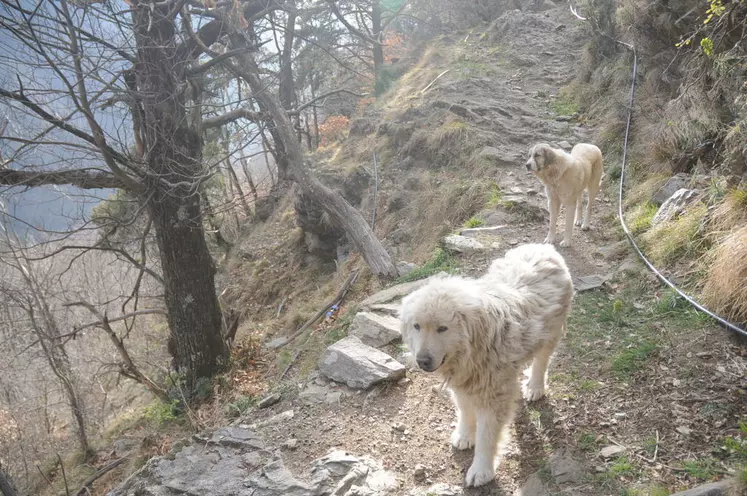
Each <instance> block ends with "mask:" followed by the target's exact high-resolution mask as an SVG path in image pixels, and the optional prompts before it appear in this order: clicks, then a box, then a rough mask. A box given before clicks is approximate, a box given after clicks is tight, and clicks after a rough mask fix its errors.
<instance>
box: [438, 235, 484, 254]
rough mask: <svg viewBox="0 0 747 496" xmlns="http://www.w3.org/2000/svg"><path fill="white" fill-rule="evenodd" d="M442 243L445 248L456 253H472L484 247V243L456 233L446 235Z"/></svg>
mask: <svg viewBox="0 0 747 496" xmlns="http://www.w3.org/2000/svg"><path fill="white" fill-rule="evenodd" d="M442 244H443V247H444V248H445V249H447V250H450V251H455V252H458V253H474V252H477V251H482V250H484V249H485V245H483V244H482V243H480V242H479V241H477V240H475V239H472V238H467V237H466V236H459V235H458V234H453V235H451V236H446V237H445V238H444V239H443V242H442Z"/></svg>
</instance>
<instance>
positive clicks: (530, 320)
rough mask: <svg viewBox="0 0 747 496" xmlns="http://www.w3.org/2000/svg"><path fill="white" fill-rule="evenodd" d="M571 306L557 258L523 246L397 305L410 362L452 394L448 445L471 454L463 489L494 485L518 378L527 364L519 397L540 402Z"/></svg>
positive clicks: (438, 280)
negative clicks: (471, 275) (427, 369)
mask: <svg viewBox="0 0 747 496" xmlns="http://www.w3.org/2000/svg"><path fill="white" fill-rule="evenodd" d="M572 298H573V283H572V281H571V276H570V273H569V272H568V268H567V267H566V264H565V261H564V260H563V257H562V256H560V254H559V253H558V252H557V251H556V250H555V248H554V247H552V246H551V245H543V244H527V245H523V246H519V247H517V248H514V249H512V250H510V251H509V252H507V253H506V255H505V257H504V258H500V259H497V260H495V261H493V263H492V265H491V266H490V269H489V270H488V272H487V274H485V275H484V276H483V277H481V278H480V279H468V278H464V277H457V276H441V277H435V278H433V279H432V280H431V281H430V282H429V283H428V284H427V285H425V286H424V287H422V288H420V289H418V290H417V291H415V292H413V293H412V294H410V295H409V296H407V297H406V298H405V299H404V300H403V301H402V307H401V309H400V319H401V321H402V336H403V339H404V341H405V343H406V344H407V346H408V347H409V348H410V350H411V351H412V354H413V357H415V358H421V359H422V358H423V357H430V358H432V363H433V367H434V368H435V371H437V372H438V373H439V374H441V375H442V376H443V377H444V379H445V380H446V381H447V383H448V385H449V387H450V389H451V391H452V397H453V399H454V403H455V405H456V407H457V416H458V423H457V427H456V429H455V430H454V432H453V434H452V436H451V444H452V445H453V446H454V447H455V448H457V449H467V448H471V447H472V446H475V456H474V459H473V461H472V466H471V467H470V468H469V470H468V471H467V477H466V483H467V485H468V486H480V485H483V484H486V483H488V482H490V481H492V480H493V478H494V477H495V456H496V450H497V445H498V440H499V437H500V434H501V431H502V430H503V428H504V427H505V426H506V425H507V424H508V423H510V422H511V420H512V418H513V413H514V410H515V407H516V399H517V398H518V397H519V395H520V375H521V372H522V371H523V369H524V368H525V367H526V366H527V365H528V364H529V362H530V361H532V360H533V363H532V371H531V376H530V379H529V382H528V386H527V391H526V397H527V399H528V400H529V401H533V400H536V399H539V398H541V397H542V396H543V395H544V394H545V380H546V372H547V365H548V363H549V361H550V356H551V355H552V354H553V352H554V351H555V347H556V346H557V344H558V341H559V340H560V338H561V337H562V335H563V334H564V332H565V325H566V319H567V317H568V313H569V312H570V309H571V300H572ZM416 324H417V325H418V327H419V330H417V329H416V328H415V325H416ZM444 327H446V329H445V330H444V329H443V328H444ZM439 328H441V330H440V331H439ZM475 443H476V445H475Z"/></svg>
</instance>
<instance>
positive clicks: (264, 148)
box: [262, 132, 277, 186]
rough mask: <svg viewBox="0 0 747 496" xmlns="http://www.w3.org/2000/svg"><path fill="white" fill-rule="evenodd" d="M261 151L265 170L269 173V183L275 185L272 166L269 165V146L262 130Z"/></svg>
mask: <svg viewBox="0 0 747 496" xmlns="http://www.w3.org/2000/svg"><path fill="white" fill-rule="evenodd" d="M262 151H263V152H264V156H265V167H267V172H268V173H269V174H270V183H271V184H272V186H275V173H274V172H273V171H272V166H271V165H270V157H269V155H270V146H269V144H268V143H267V138H266V137H265V133H264V132H262ZM276 163H277V161H276Z"/></svg>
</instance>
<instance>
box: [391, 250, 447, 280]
mask: <svg viewBox="0 0 747 496" xmlns="http://www.w3.org/2000/svg"><path fill="white" fill-rule="evenodd" d="M456 268H457V265H456V260H455V259H454V256H453V255H452V254H451V253H449V252H448V251H447V250H444V249H443V248H436V250H435V252H434V253H433V258H431V259H430V260H429V261H428V262H426V263H425V264H423V266H422V267H418V268H417V269H414V270H412V271H411V272H408V273H407V274H405V275H404V276H402V277H400V278H399V279H397V281H396V283H403V282H410V281H417V280H418V279H424V278H426V277H430V276H432V275H434V274H438V273H439V272H442V271H443V272H448V273H453V272H454V271H455V270H456Z"/></svg>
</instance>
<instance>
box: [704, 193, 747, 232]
mask: <svg viewBox="0 0 747 496" xmlns="http://www.w3.org/2000/svg"><path fill="white" fill-rule="evenodd" d="M745 222H747V189H743V188H734V189H732V190H729V192H728V193H727V194H726V196H725V197H724V199H723V201H722V202H721V203H719V204H718V206H717V207H716V208H715V209H714V210H713V213H712V214H711V224H710V226H709V227H710V228H711V231H712V232H713V234H715V235H717V236H718V235H722V234H723V233H728V232H730V231H731V230H732V229H734V228H735V227H737V226H740V225H742V224H744V223H745Z"/></svg>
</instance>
